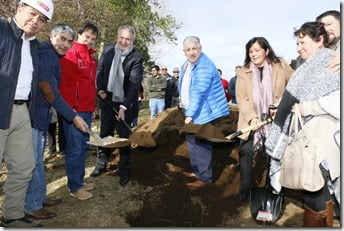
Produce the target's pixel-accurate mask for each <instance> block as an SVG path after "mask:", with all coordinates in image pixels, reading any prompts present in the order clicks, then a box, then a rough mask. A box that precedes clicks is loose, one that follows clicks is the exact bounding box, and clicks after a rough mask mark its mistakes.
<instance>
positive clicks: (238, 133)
mask: <svg viewBox="0 0 344 231" xmlns="http://www.w3.org/2000/svg"><path fill="white" fill-rule="evenodd" d="M271 121H272V118H268V119H266V120H263V121H261V122H259V123H258V124H255V125H251V126H248V127H246V128H243V129H241V130H240V131H236V132H234V133H232V134H230V135H228V136H226V139H228V140H230V139H233V138H235V137H237V136H240V135H242V134H245V133H246V132H249V131H251V130H252V129H253V128H255V127H261V126H263V125H265V124H268V123H270V122H271Z"/></svg>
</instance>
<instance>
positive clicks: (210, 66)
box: [178, 53, 230, 124]
mask: <svg viewBox="0 0 344 231" xmlns="http://www.w3.org/2000/svg"><path fill="white" fill-rule="evenodd" d="M186 64H187V63H184V65H183V66H182V68H181V72H180V78H179V84H178V91H179V95H181V92H180V91H181V83H182V81H183V77H184V73H185V69H186ZM191 76H192V77H191V83H190V89H189V99H190V102H189V107H188V108H187V109H186V110H185V115H186V116H190V117H192V122H193V123H194V124H206V123H208V122H211V121H213V120H215V119H217V118H219V117H222V116H226V115H229V113H230V112H229V109H228V105H227V100H226V96H225V92H224V91H223V87H222V83H221V79H220V76H219V74H218V72H217V68H216V66H215V64H214V63H213V62H212V61H211V60H210V59H209V58H208V57H207V56H206V55H205V54H204V53H202V54H201V56H200V58H199V59H198V61H197V62H196V63H195V65H194V67H193V69H192V71H191Z"/></svg>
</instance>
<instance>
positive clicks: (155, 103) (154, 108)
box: [149, 98, 165, 119]
mask: <svg viewBox="0 0 344 231" xmlns="http://www.w3.org/2000/svg"><path fill="white" fill-rule="evenodd" d="M164 108H165V98H162V99H155V98H152V99H149V110H150V112H151V116H150V118H151V119H153V118H155V117H156V115H157V114H159V113H160V112H162V111H163V110H164Z"/></svg>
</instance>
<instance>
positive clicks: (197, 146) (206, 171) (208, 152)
mask: <svg viewBox="0 0 344 231" xmlns="http://www.w3.org/2000/svg"><path fill="white" fill-rule="evenodd" d="M186 142H187V144H188V151H189V153H190V164H191V167H192V170H193V171H194V173H195V174H196V175H197V176H198V179H199V180H200V181H203V182H208V183H212V182H213V180H212V176H213V170H212V166H211V164H212V157H213V146H212V145H211V143H209V142H207V141H201V140H198V139H196V137H195V136H194V135H186Z"/></svg>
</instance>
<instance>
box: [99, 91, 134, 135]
mask: <svg viewBox="0 0 344 231" xmlns="http://www.w3.org/2000/svg"><path fill="white" fill-rule="evenodd" d="M97 96H98V99H99V100H100V101H102V102H103V103H105V104H107V105H108V106H109V107H111V108H112V110H113V111H114V112H115V114H116V116H118V111H117V109H116V108H115V107H113V106H112V105H111V104H110V103H109V102H108V101H106V100H104V99H102V98H101V97H100V96H99V95H97ZM120 121H121V122H122V124H123V125H124V126H125V127H126V128H127V129H128V131H130V133H131V134H132V133H133V131H132V130H131V127H130V126H129V124H128V123H127V122H125V120H122V119H120Z"/></svg>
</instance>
